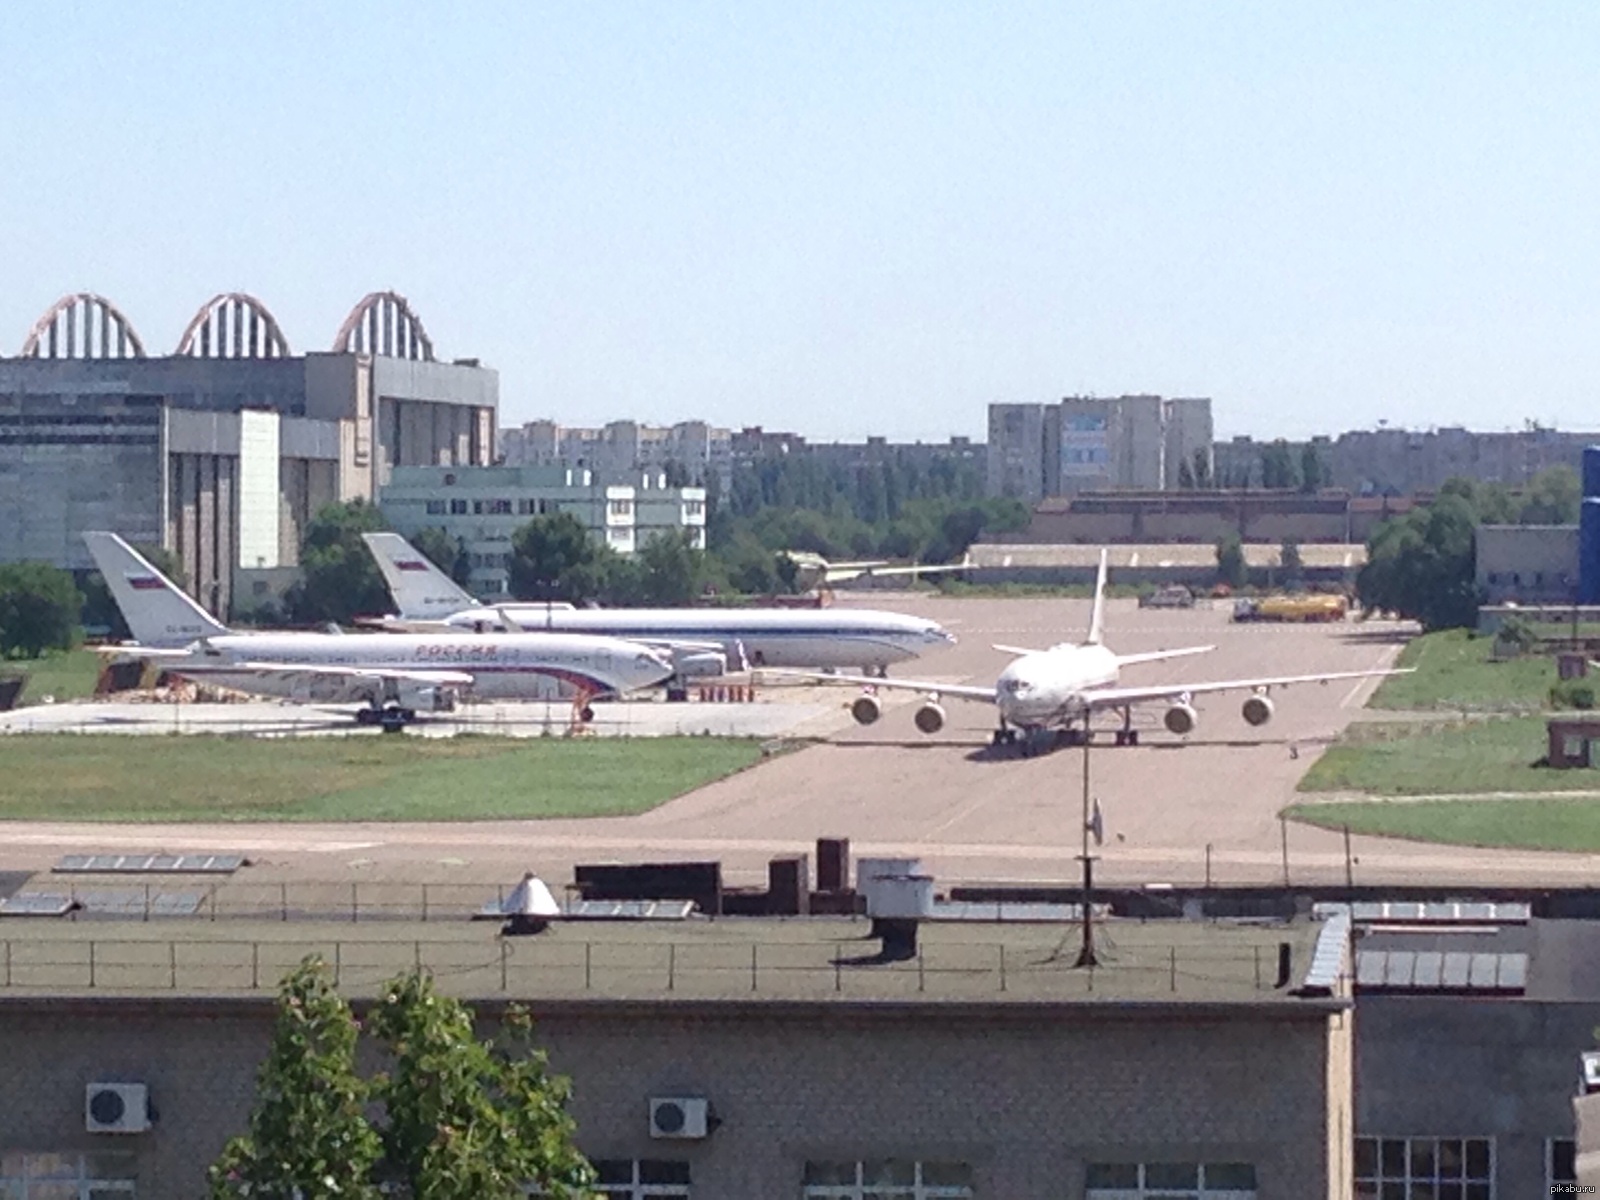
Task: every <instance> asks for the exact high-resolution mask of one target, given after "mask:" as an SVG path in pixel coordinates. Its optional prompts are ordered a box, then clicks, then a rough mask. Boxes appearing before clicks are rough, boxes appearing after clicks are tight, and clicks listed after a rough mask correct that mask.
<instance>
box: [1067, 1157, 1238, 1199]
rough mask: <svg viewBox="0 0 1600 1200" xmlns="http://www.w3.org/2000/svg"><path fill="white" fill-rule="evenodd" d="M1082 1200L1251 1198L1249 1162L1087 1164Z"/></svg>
mask: <svg viewBox="0 0 1600 1200" xmlns="http://www.w3.org/2000/svg"><path fill="white" fill-rule="evenodd" d="M1083 1194H1084V1197H1085V1200H1255V1198H1256V1168H1255V1165H1254V1164H1253V1163H1192V1162H1191V1163H1090V1164H1089V1165H1088V1168H1087V1169H1086V1171H1085V1178H1084V1192H1083Z"/></svg>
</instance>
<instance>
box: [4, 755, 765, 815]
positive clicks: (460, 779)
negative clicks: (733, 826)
mask: <svg viewBox="0 0 1600 1200" xmlns="http://www.w3.org/2000/svg"><path fill="white" fill-rule="evenodd" d="M761 753H762V751H761V744H760V742H758V741H756V740H754V739H746V738H591V739H579V740H566V739H555V738H551V739H545V738H535V739H519V738H494V737H456V738H421V737H386V736H383V735H371V736H361V737H329V738H295V739H260V738H225V737H207V736H203V735H191V736H182V737H179V736H159V735H156V736H142V737H131V736H125V735H116V734H104V735H93V734H16V735H12V736H8V737H3V738H0V820H7V819H8V820H22V819H27V820H62V821H152V822H155V821H195V822H204V821H451V820H488V819H508V818H525V817H600V816H628V815H632V814H635V813H641V812H645V811H647V810H649V809H652V808H654V807H656V806H657V805H659V804H662V803H664V802H666V801H667V800H670V799H672V798H673V797H675V796H680V795H683V794H684V793H685V792H689V791H693V790H694V789H695V788H698V787H701V786H703V785H705V784H707V783H710V782H712V781H714V780H717V779H720V778H722V777H724V776H726V775H731V774H733V773H735V772H737V771H741V770H743V769H745V768H746V767H749V766H751V765H753V764H754V763H756V762H757V761H759V760H760V758H761Z"/></svg>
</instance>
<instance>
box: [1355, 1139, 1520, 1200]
mask: <svg viewBox="0 0 1600 1200" xmlns="http://www.w3.org/2000/svg"><path fill="white" fill-rule="evenodd" d="M1356 1200H1494V1139H1493V1138H1357V1139H1356Z"/></svg>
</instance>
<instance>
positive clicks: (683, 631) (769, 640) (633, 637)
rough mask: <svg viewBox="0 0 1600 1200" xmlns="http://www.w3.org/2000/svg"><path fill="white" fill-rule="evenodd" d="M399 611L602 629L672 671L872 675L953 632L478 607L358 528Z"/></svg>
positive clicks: (753, 612) (427, 567) (688, 612)
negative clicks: (804, 670)
mask: <svg viewBox="0 0 1600 1200" xmlns="http://www.w3.org/2000/svg"><path fill="white" fill-rule="evenodd" d="M361 536H362V537H363V538H364V539H365V540H366V543H367V548H368V549H369V550H371V551H372V555H373V557H374V558H376V559H377V560H378V568H379V569H380V570H381V571H382V572H383V577H384V580H385V581H386V582H387V583H388V585H389V591H390V593H391V594H392V595H393V597H394V601H395V604H396V605H397V606H398V608H399V610H400V612H399V615H398V616H397V617H392V618H387V619H385V621H384V622H382V624H383V627H385V628H388V629H406V630H414V631H416V630H427V629H439V628H446V629H461V630H478V631H484V630H500V629H521V630H533V629H538V630H543V631H546V632H563V633H590V634H604V635H606V636H609V637H620V638H627V639H628V640H630V641H634V642H642V643H644V644H646V645H649V646H654V647H656V648H658V649H661V650H663V651H666V652H667V653H668V654H670V656H671V657H672V659H673V661H674V664H675V666H676V667H677V668H678V674H679V677H680V678H683V677H687V676H691V675H720V674H723V673H724V671H725V670H727V669H728V668H729V667H730V666H731V667H732V668H733V669H734V670H744V669H746V668H747V667H828V668H841V667H846V668H851V669H854V670H859V671H861V672H863V673H865V674H869V675H880V674H882V673H883V672H884V671H885V670H886V669H887V668H888V666H889V664H890V663H896V662H903V661H904V660H905V659H908V658H912V657H914V656H915V655H918V654H921V653H922V652H923V651H925V650H928V649H931V648H933V647H935V646H948V645H949V644H951V643H952V642H954V641H955V637H954V636H953V635H951V634H950V633H947V632H946V631H945V630H944V629H943V628H941V627H940V626H939V625H938V624H937V623H936V622H934V621H929V620H926V619H924V618H922V617H912V616H907V615H905V614H903V613H892V612H876V611H872V610H869V609H840V608H819V609H794V608H574V607H573V606H572V605H570V604H528V603H525V602H516V601H513V602H510V603H506V604H497V605H485V604H481V603H479V602H478V601H477V600H475V599H473V597H472V596H471V595H469V594H468V593H467V592H465V591H464V590H462V588H461V587H459V586H458V585H457V584H456V582H455V581H454V580H453V579H451V578H450V577H449V576H448V575H446V574H445V573H444V572H443V571H441V570H440V569H439V568H438V567H437V566H435V565H434V564H433V563H431V562H430V561H428V559H427V557H426V556H424V555H422V554H419V553H418V552H417V551H416V549H415V548H413V547H412V545H411V544H410V543H409V542H407V541H406V540H405V538H403V537H401V536H400V535H399V534H398V533H364V534H362V535H361Z"/></svg>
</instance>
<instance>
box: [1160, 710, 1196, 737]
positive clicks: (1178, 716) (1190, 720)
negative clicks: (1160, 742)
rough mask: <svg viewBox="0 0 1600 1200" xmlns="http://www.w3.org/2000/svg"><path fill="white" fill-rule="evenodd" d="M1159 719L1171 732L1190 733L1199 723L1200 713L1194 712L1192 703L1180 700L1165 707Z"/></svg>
mask: <svg viewBox="0 0 1600 1200" xmlns="http://www.w3.org/2000/svg"><path fill="white" fill-rule="evenodd" d="M1161 721H1162V724H1164V725H1165V726H1166V727H1167V729H1168V730H1169V731H1170V732H1172V733H1177V734H1184V733H1192V732H1193V731H1194V727H1195V726H1196V725H1198V724H1199V723H1200V714H1199V713H1197V712H1195V710H1194V705H1192V704H1184V703H1181V702H1180V703H1178V704H1174V705H1173V706H1172V707H1171V708H1169V709H1167V711H1166V713H1165V715H1164V716H1162V718H1161Z"/></svg>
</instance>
